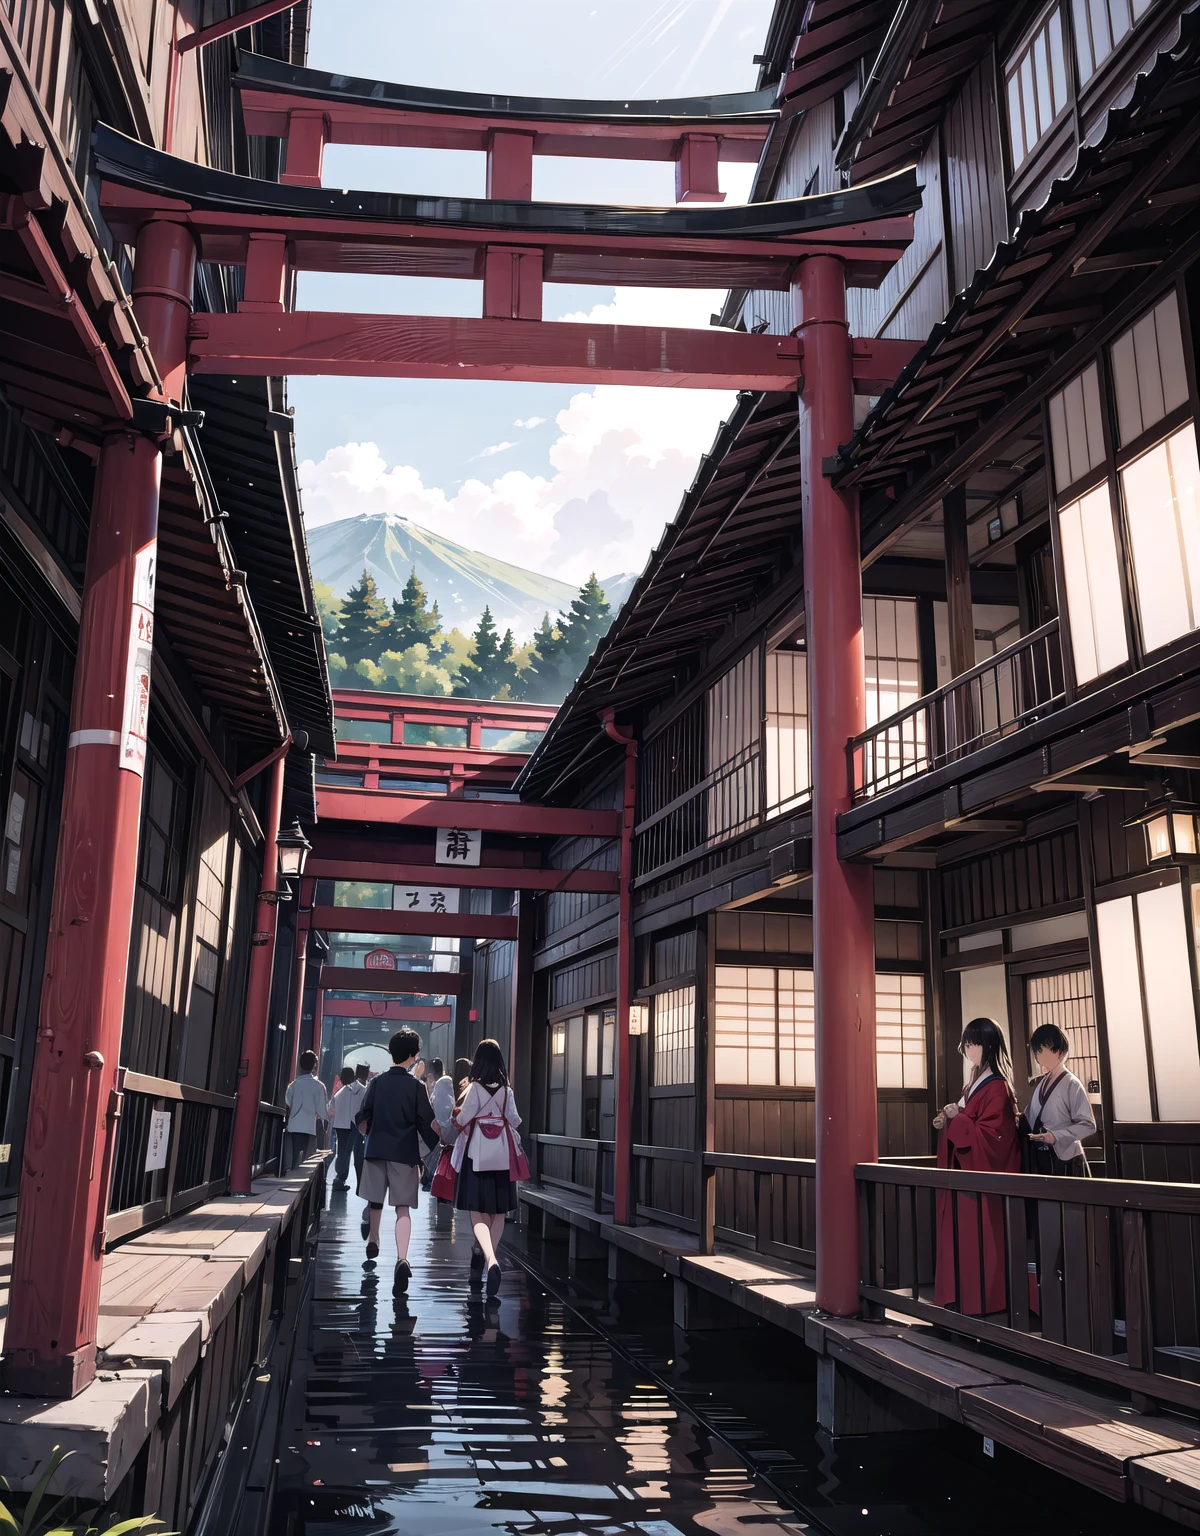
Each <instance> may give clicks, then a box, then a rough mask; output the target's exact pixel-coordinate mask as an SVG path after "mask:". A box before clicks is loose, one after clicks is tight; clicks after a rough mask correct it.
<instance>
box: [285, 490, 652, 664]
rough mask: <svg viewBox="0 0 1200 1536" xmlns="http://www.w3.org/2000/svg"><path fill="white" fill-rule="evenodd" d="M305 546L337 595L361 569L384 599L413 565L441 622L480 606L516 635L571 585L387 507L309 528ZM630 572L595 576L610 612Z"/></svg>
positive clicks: (560, 606) (565, 597)
mask: <svg viewBox="0 0 1200 1536" xmlns="http://www.w3.org/2000/svg"><path fill="white" fill-rule="evenodd" d="M308 552H309V558H310V560H311V562H312V570H313V575H314V576H315V577H316V578H317V580H318V581H323V582H325V583H326V585H328V586H330V587H332V588H333V590H334V592H335V593H336V595H337V596H338V597H344V596H345V595H346V593H347V592H348V591H349V589H350V587H351V586H352V585H353V583H354V582H356V581H357V580H358V579H359V577H360V576H361V575H362V573H363V570H364V569H365V570H368V571H370V573H371V575H372V576H373V577H374V578H375V584H376V587H377V588H378V591H379V595H380V597H382V598H385V599H386V600H387V601H388V602H391V600H392V599H393V598H398V597H399V596H400V594H401V591H402V590H403V587H404V583H405V582H406V581H407V580H408V577H409V573H410V572H411V571H412V570H413V569H414V568H415V569H416V573H417V576H418V578H419V579H420V581H421V583H422V585H423V586H424V588H425V590H426V592H427V593H428V595H429V600H430V601H431V602H433V601H434V600H435V599H436V601H437V604H438V607H439V609H440V611H441V615H442V623H443V625H444V627H445V628H446V629H450V628H451V627H452V626H453V625H458V627H459V628H460V629H463V630H468V629H471V628H473V627H474V625H475V623H476V622H477V620H478V618H479V616H480V614H481V613H482V612H483V610H484V607H485V606H486V607H490V608H491V610H492V616H493V617H494V619H495V620H496V624H497V626H498V627H499V629H500V630H501V631H503V630H505V629H507V628H509V627H511V628H512V629H513V631H514V632H515V633H516V634H517V635H518V637H519V638H526V637H528V636H529V635H530V634H532V632H533V630H534V629H535V628H536V627H537V625H538V624H539V623H540V622H541V618H542V615H543V614H544V613H549V614H550V615H551V617H553V616H554V615H555V614H557V613H558V612H559V611H560V610H565V609H567V607H568V606H569V604H570V602H571V599H572V598H573V597H574V596H575V593H576V588H575V587H573V586H571V585H570V584H569V583H567V582H565V581H557V580H555V578H554V577H552V576H543V575H541V574H540V573H539V572H537V571H527V570H524V569H523V568H522V567H521V566H518V565H509V564H508V563H507V562H506V561H504V560H496V559H494V558H493V557H492V556H491V555H483V554H479V553H478V552H476V551H475V550H470V549H464V547H463V546H462V545H461V544H456V543H454V541H453V540H452V539H445V538H442V537H441V535H440V534H436V533H433V532H431V531H430V529H428V528H422V527H421V526H420V524H418V523H411V522H409V521H408V520H407V518H403V517H398V516H397V515H396V514H394V513H372V514H363V515H362V516H359V517H347V518H342V519H341V520H340V521H339V522H336V523H324V524H322V525H321V526H320V527H317V528H310V529H309V530H308ZM634 579H635V578H634V577H633V576H629V575H621V576H615V577H611V578H609V580H607V581H602V582H601V586H602V587H603V588H604V592H605V596H606V597H607V598H608V601H609V605H610V609H611V611H612V612H613V613H614V614H615V613H616V611H617V609H618V608H619V607H620V606H621V603H622V602H623V601H624V599H625V597H626V596H627V595H628V593H629V590H630V588H631V587H632V586H633V583H634ZM610 584H611V585H610Z"/></svg>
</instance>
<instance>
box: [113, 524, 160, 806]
mask: <svg viewBox="0 0 1200 1536" xmlns="http://www.w3.org/2000/svg"><path fill="white" fill-rule="evenodd" d="M154 568H155V546H154V545H153V544H147V545H146V547H145V549H139V550H138V552H137V555H136V556H135V558H134V565H133V608H132V612H131V613H130V616H129V650H128V653H127V654H126V658H125V711H124V714H123V716H122V720H121V767H122V768H128V769H129V771H130V772H131V773H136V774H138V775H139V776H140V775H142V774H143V773H145V771H146V730H147V726H148V723H149V719H150V667H151V663H152V662H153V659H154Z"/></svg>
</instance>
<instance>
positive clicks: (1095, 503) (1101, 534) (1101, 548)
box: [1058, 481, 1129, 683]
mask: <svg viewBox="0 0 1200 1536" xmlns="http://www.w3.org/2000/svg"><path fill="white" fill-rule="evenodd" d="M1058 532H1059V539H1060V540H1061V543H1062V558H1063V575H1064V577H1065V579H1066V584H1067V614H1068V616H1069V618H1070V621H1071V650H1072V654H1073V656H1074V659H1075V680H1076V682H1079V683H1090V682H1091V681H1092V679H1093V678H1096V677H1099V676H1100V675H1101V674H1102V673H1104V672H1111V671H1112V669H1113V668H1114V667H1119V666H1121V665H1122V663H1124V662H1126V661H1128V660H1129V646H1128V643H1127V641H1126V638H1125V612H1124V603H1123V599H1122V597H1121V573H1120V567H1119V565H1118V563H1117V542H1116V535H1115V534H1114V532H1113V520H1112V504H1111V502H1110V500H1109V492H1108V482H1107V481H1105V482H1104V483H1103V484H1102V485H1098V486H1097V487H1096V489H1095V490H1094V491H1089V492H1088V494H1087V495H1086V496H1081V497H1080V498H1079V500H1078V501H1073V502H1071V503H1069V505H1067V506H1065V507H1063V508H1062V509H1061V511H1060V512H1059V514H1058Z"/></svg>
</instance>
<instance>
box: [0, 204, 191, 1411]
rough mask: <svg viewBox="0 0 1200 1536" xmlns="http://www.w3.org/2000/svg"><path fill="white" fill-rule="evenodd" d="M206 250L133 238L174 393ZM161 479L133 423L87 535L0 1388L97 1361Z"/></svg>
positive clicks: (59, 1383)
mask: <svg viewBox="0 0 1200 1536" xmlns="http://www.w3.org/2000/svg"><path fill="white" fill-rule="evenodd" d="M195 261H196V249H195V245H194V243H193V240H192V236H191V234H190V233H189V231H188V230H187V229H186V228H184V227H183V226H182V225H178V224H170V223H165V222H155V223H151V224H149V225H147V226H146V227H145V228H144V229H143V230H142V232H141V234H140V235H139V237H138V243H137V255H136V260H135V264H134V282H133V302H134V312H135V314H136V316H137V319H138V323H139V324H140V326H141V328H142V330H143V332H144V333H145V335H146V338H147V340H148V342H149V343H150V347H151V350H152V354H153V356H154V359H155V361H156V364H157V366H158V369H159V373H160V375H161V377H162V379H163V383H164V386H165V396H166V398H167V399H174V400H179V399H181V398H182V395H183V383H184V374H185V369H186V362H187V326H188V317H189V314H190V311H191V300H192V279H193V274H194V272H195ZM160 472H161V458H160V450H159V445H158V443H157V442H155V441H153V440H151V439H150V438H148V437H145V436H142V435H141V434H139V433H136V432H134V431H132V430H129V431H121V432H118V433H116V434H114V435H112V436H110V437H108V438H107V439H106V440H105V442H104V444H103V447H102V448H101V450H100V461H99V466H98V469H97V474H96V485H95V492H94V495H93V500H92V519H91V529H90V532H89V536H88V552H87V568H86V573H85V576H84V588H83V611H82V615H81V618H80V626H79V652H78V661H77V664H76V669H75V681H74V686H73V689H72V696H71V731H70V736H69V738H68V741H67V775H66V784H65V787H64V790H63V805H62V830H61V833H60V837H59V843H58V855H57V859H56V864H55V874H54V899H53V905H52V907H51V913H50V936H49V942H48V945H47V951H46V974H45V982H44V984H43V987H42V999H41V1012H40V1015H39V1018H38V1032H37V1039H36V1042H35V1045H34V1056H33V1064H32V1070H31V1082H30V1091H29V1122H28V1127H29V1128H28V1131H27V1133H26V1139H25V1149H24V1156H23V1159H22V1168H21V1188H20V1200H19V1203H18V1208H17V1210H18V1214H17V1230H16V1243H15V1248H14V1252H13V1272H12V1290H11V1293H10V1297H9V1313H8V1322H7V1328H6V1333H5V1339H4V1345H5V1353H4V1362H3V1385H4V1388H5V1390H7V1391H9V1392H15V1393H23V1394H31V1395H37V1396H45V1397H73V1396H75V1394H76V1393H78V1392H80V1391H81V1390H82V1389H83V1388H84V1387H85V1386H87V1384H88V1382H89V1381H91V1380H92V1379H93V1377H94V1376H95V1371H96V1330H97V1322H98V1317H99V1310H100V1277H101V1267H102V1261H103V1253H104V1222H105V1216H106V1213H107V1210H108V1191H109V1185H110V1182H111V1170H112V1161H113V1159H112V1152H113V1147H112V1138H113V1137H114V1136H115V1133H116V1124H117V1110H118V1107H119V1099H120V1095H119V1081H118V1077H117V1071H118V1062H119V1055H120V1049H121V1029H122V1024H123V1022H124V1016H125V989H126V972H127V967H128V963H129V939H130V929H131V927H132V922H133V902H134V890H135V884H136V876H137V856H138V827H139V821H140V814H141V800H142V776H143V772H144V768H145V755H146V726H147V718H148V714H149V706H150V674H151V661H152V652H153V643H154V575H155V565H156V561H157V540H158V503H159V481H160Z"/></svg>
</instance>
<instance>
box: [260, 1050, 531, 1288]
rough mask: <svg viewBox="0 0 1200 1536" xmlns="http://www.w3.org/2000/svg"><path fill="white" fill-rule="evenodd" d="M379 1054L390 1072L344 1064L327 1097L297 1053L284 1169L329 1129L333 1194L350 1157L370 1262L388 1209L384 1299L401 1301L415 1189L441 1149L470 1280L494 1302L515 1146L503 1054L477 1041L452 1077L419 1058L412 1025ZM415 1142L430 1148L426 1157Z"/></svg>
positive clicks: (516, 1119)
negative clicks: (390, 1235)
mask: <svg viewBox="0 0 1200 1536" xmlns="http://www.w3.org/2000/svg"><path fill="white" fill-rule="evenodd" d="M388 1052H389V1054H390V1056H391V1058H392V1066H391V1067H390V1068H389V1070H387V1071H386V1072H381V1073H378V1074H372V1073H371V1072H370V1070H369V1069H368V1068H367V1067H366V1066H364V1065H359V1066H358V1067H357V1068H352V1067H349V1066H346V1067H343V1068H342V1070H341V1073H340V1086H339V1088H338V1089H337V1091H336V1092H335V1093H334V1095H333V1098H332V1099H331V1100H328V1101H327V1099H326V1095H325V1089H324V1087H323V1085H322V1084H321V1083H320V1082H319V1081H318V1080H317V1078H316V1075H315V1074H316V1066H317V1059H316V1056H315V1055H314V1054H313V1052H312V1051H305V1052H304V1053H303V1054H302V1055H301V1057H300V1061H299V1068H300V1075H299V1076H298V1077H297V1078H296V1080H295V1081H294V1082H293V1083H291V1084H290V1085H289V1087H288V1090H287V1111H288V1120H287V1128H286V1132H285V1134H286V1136H287V1138H288V1143H287V1146H286V1149H285V1150H286V1153H287V1159H288V1165H289V1166H294V1165H295V1163H297V1162H300V1161H303V1159H304V1158H305V1157H308V1156H311V1155H312V1153H313V1151H315V1149H316V1126H317V1121H318V1120H320V1121H321V1122H323V1123H325V1124H327V1125H330V1126H331V1127H332V1130H333V1138H334V1183H333V1188H334V1189H335V1190H345V1189H348V1188H349V1175H350V1164H351V1161H352V1160H353V1163H354V1169H355V1178H356V1183H357V1188H358V1193H359V1195H360V1196H361V1197H362V1198H363V1199H364V1200H365V1201H366V1208H365V1210H364V1212H363V1220H362V1236H363V1238H364V1240H365V1241H366V1245H367V1246H366V1257H367V1262H368V1263H369V1264H373V1262H374V1260H375V1259H377V1258H378V1256H379V1228H380V1224H381V1221H382V1218H383V1207H384V1204H385V1202H388V1201H390V1203H391V1205H392V1207H393V1209H394V1211H395V1220H396V1268H395V1273H394V1276H393V1280H392V1294H393V1295H395V1296H400V1295H403V1294H404V1293H405V1292H406V1291H407V1290H408V1283H409V1280H410V1279H411V1277H412V1266H411V1264H410V1263H409V1260H408V1248H409V1243H410V1241H411V1238H412V1215H411V1212H412V1210H413V1209H414V1208H415V1206H416V1205H417V1201H418V1191H419V1188H420V1186H421V1184H422V1183H424V1184H425V1187H426V1188H428V1187H429V1183H430V1177H431V1176H432V1172H433V1169H434V1168H435V1167H436V1165H437V1163H438V1162H439V1161H440V1159H441V1157H442V1154H443V1152H446V1153H449V1154H451V1155H452V1159H453V1162H454V1167H455V1169H456V1173H457V1177H456V1179H455V1186H456V1187H455V1194H454V1205H455V1207H456V1208H457V1209H458V1210H461V1211H466V1212H468V1214H469V1219H470V1222H471V1228H472V1231H473V1233H474V1236H475V1244H476V1246H475V1250H474V1252H473V1254H472V1259H471V1278H472V1283H473V1284H474V1283H477V1282H478V1283H481V1284H483V1285H484V1286H485V1288H486V1294H487V1297H488V1300H494V1299H495V1297H496V1296H497V1294H498V1293H499V1290H500V1280H501V1270H500V1264H499V1260H498V1258H497V1249H498V1247H499V1244H500V1238H501V1236H502V1234H503V1232H504V1223H505V1220H506V1219H507V1216H508V1213H509V1211H511V1210H512V1209H513V1206H514V1205H515V1203H516V1201H515V1195H516V1191H515V1189H514V1187H513V1178H512V1168H513V1166H514V1153H512V1152H510V1148H513V1149H515V1151H516V1152H519V1150H520V1142H519V1140H517V1134H516V1133H517V1128H518V1126H519V1125H520V1123H521V1117H520V1115H519V1114H518V1113H517V1107H516V1101H515V1099H514V1097H513V1092H512V1088H511V1087H510V1086H509V1081H508V1072H507V1069H506V1067H505V1064H504V1056H503V1054H502V1052H501V1050H500V1047H499V1045H498V1044H497V1042H496V1041H495V1040H483V1041H481V1042H480V1044H479V1045H478V1046H477V1047H476V1050H475V1056H474V1059H473V1060H471V1061H468V1060H467V1059H466V1058H465V1057H460V1058H459V1060H458V1061H457V1062H456V1063H455V1076H454V1078H453V1079H452V1078H451V1077H450V1076H449V1075H448V1074H446V1072H445V1071H444V1069H443V1064H442V1062H441V1061H440V1060H438V1059H436V1058H435V1059H433V1060H432V1061H430V1062H428V1063H424V1062H421V1061H420V1060H419V1057H420V1052H421V1038H420V1036H419V1035H417V1034H416V1033H415V1032H414V1031H413V1030H411V1029H401V1030H398V1031H397V1032H396V1033H395V1034H394V1035H393V1036H392V1038H391V1040H390V1041H389V1042H388ZM456 1084H457V1086H456ZM420 1141H424V1143H425V1145H426V1147H427V1148H428V1149H429V1150H428V1155H427V1156H424V1157H423V1155H422V1152H421V1148H420V1144H419V1143H420ZM460 1144H461V1145H460ZM426 1167H427V1170H428V1171H427V1176H426V1177H425V1178H424V1179H423V1178H422V1173H423V1170H425V1169H426Z"/></svg>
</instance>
